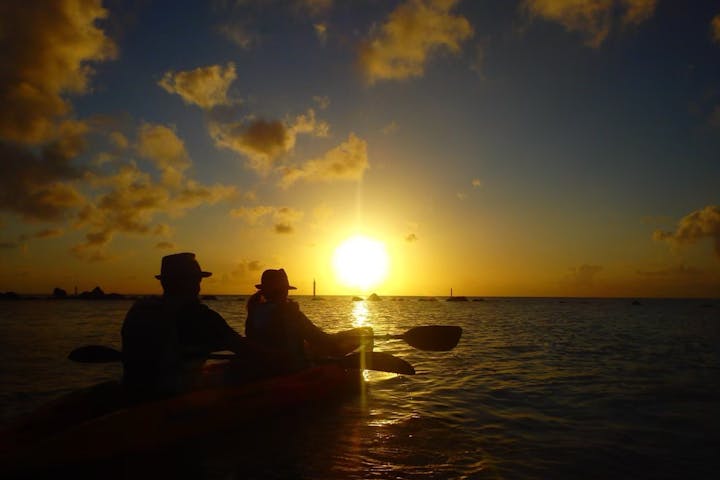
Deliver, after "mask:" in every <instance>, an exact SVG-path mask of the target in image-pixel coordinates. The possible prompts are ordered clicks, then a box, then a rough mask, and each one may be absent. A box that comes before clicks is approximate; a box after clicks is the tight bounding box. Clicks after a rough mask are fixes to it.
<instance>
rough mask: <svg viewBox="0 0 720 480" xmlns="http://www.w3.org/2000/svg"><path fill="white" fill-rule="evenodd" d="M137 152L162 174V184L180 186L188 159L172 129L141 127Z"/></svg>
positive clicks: (157, 126)
mask: <svg viewBox="0 0 720 480" xmlns="http://www.w3.org/2000/svg"><path fill="white" fill-rule="evenodd" d="M137 151H138V153H139V154H140V156H142V157H144V158H147V159H148V160H150V161H151V162H153V163H154V165H155V167H156V168H157V169H158V170H159V171H160V172H161V174H162V181H163V184H165V185H167V186H170V187H178V186H180V183H181V182H182V180H183V172H184V171H185V170H186V169H187V168H188V167H189V166H190V157H189V155H188V153H187V151H186V150H185V144H184V143H183V141H182V140H180V139H179V138H178V136H177V135H176V134H175V131H174V130H173V129H171V128H169V127H166V126H164V125H150V124H144V125H142V126H141V127H140V133H139V138H138V146H137Z"/></svg>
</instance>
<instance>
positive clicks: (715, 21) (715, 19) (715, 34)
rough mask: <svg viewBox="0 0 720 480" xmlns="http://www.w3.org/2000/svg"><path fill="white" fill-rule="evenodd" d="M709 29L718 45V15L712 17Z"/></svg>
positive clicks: (719, 36) (719, 28)
mask: <svg viewBox="0 0 720 480" xmlns="http://www.w3.org/2000/svg"><path fill="white" fill-rule="evenodd" d="M710 28H711V29H712V38H713V40H714V41H715V42H717V43H720V14H719V15H715V16H714V17H713V19H712V23H711V24H710Z"/></svg>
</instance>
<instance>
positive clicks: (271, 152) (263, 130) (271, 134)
mask: <svg viewBox="0 0 720 480" xmlns="http://www.w3.org/2000/svg"><path fill="white" fill-rule="evenodd" d="M209 130H210V136H211V137H212V138H213V139H214V140H215V144H216V145H217V146H219V147H223V148H227V149H230V150H233V151H235V152H238V153H240V154H242V155H244V156H246V157H247V158H248V160H249V166H250V168H252V169H253V170H255V171H256V172H258V173H260V174H262V175H265V174H267V173H269V172H270V171H271V170H272V169H273V167H274V166H275V163H276V162H277V160H278V158H279V157H281V156H282V155H284V154H287V153H289V152H290V151H292V149H293V148H294V147H295V142H296V139H297V136H298V135H299V134H306V135H312V136H315V137H325V136H327V135H328V130H329V126H328V124H327V123H326V122H324V121H320V120H318V119H317V118H316V116H315V110H313V109H309V110H308V111H307V112H306V113H304V114H301V115H298V116H296V117H295V118H294V119H292V120H290V119H286V120H284V121H282V120H265V119H262V118H254V117H248V118H246V119H245V120H243V121H240V122H222V121H212V122H211V123H210V125H209Z"/></svg>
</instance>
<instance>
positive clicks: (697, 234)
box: [653, 205, 720, 257]
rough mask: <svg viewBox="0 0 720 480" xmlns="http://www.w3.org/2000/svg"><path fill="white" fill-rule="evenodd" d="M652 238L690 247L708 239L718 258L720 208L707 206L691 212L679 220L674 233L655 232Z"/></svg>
mask: <svg viewBox="0 0 720 480" xmlns="http://www.w3.org/2000/svg"><path fill="white" fill-rule="evenodd" d="M653 238H654V239H655V240H665V241H668V242H670V243H672V244H674V245H677V246H680V245H690V244H693V243H695V242H697V241H699V240H702V239H704V238H709V239H711V240H712V241H713V243H714V246H715V254H716V255H717V256H718V257H720V206H717V205H708V206H706V207H705V208H703V209H701V210H696V211H694V212H691V213H689V214H688V215H686V216H685V217H683V219H682V220H680V222H679V223H678V226H677V228H676V229H675V231H674V232H667V231H663V230H656V231H655V232H654V233H653Z"/></svg>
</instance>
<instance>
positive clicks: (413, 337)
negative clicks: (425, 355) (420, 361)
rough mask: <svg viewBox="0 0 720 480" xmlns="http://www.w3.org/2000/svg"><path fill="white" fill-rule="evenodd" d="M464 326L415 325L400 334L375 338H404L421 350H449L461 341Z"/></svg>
mask: <svg viewBox="0 0 720 480" xmlns="http://www.w3.org/2000/svg"><path fill="white" fill-rule="evenodd" d="M461 335H462V328H461V327H456V326H450V325H425V326H422V327H413V328H411V329H410V330H408V331H406V332H405V333H402V334H399V335H382V336H375V338H384V339H400V340H404V341H405V342H406V343H407V344H408V345H410V346H411V347H415V348H417V349H419V350H429V351H435V352H447V351H448V350H452V349H453V348H455V345H457V344H458V342H459V341H460V336H461Z"/></svg>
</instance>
